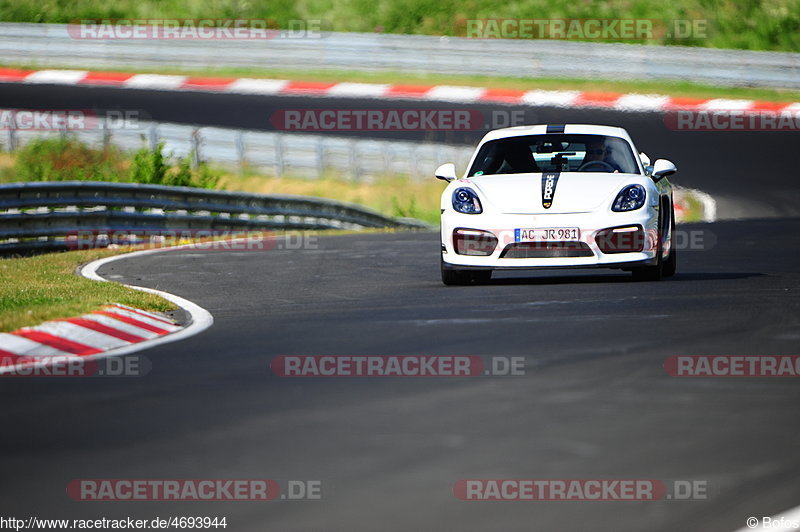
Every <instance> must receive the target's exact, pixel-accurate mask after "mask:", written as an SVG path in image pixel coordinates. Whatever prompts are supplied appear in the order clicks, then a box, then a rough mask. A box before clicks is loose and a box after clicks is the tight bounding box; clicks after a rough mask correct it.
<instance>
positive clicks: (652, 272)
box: [631, 219, 664, 281]
mask: <svg viewBox="0 0 800 532" xmlns="http://www.w3.org/2000/svg"><path fill="white" fill-rule="evenodd" d="M662 225H663V224H662V222H661V219H659V220H658V227H659V228H660V227H661V226H662ZM660 230H661V231H663V229H660ZM663 254H664V248H663V246H662V244H661V234H659V235H658V245H657V246H656V257H658V260H657V262H656V264H655V265H653V266H642V267H640V268H634V270H633V274H632V276H631V277H633V280H634V281H660V280H661V277H662V276H663V275H664V259H663V257H662V255H663Z"/></svg>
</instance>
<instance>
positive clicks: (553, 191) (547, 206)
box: [436, 124, 677, 285]
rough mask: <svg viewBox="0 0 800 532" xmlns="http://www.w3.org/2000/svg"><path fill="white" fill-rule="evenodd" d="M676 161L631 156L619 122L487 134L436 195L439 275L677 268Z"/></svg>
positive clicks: (646, 272)
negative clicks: (439, 223)
mask: <svg viewBox="0 0 800 532" xmlns="http://www.w3.org/2000/svg"><path fill="white" fill-rule="evenodd" d="M676 170H677V169H676V168H675V165H674V164H672V163H671V162H670V161H667V160H665V159H659V160H657V161H655V163H653V165H652V166H650V160H649V158H648V157H647V156H646V155H645V154H644V153H639V152H638V150H637V149H636V147H635V146H634V144H633V141H632V140H631V138H630V136H629V135H628V132H627V131H625V130H624V129H622V128H618V127H609V126H597V125H582V124H568V125H536V126H520V127H512V128H507V129H499V130H495V131H491V132H489V133H488V134H487V135H486V136H485V137H483V139H482V140H481V142H480V144H478V147H477V149H476V150H475V154H474V155H473V156H472V160H471V161H470V163H469V168H468V169H467V172H466V173H465V174H464V176H463V177H461V178H460V179H459V178H457V176H456V167H455V165H454V164H452V163H448V164H443V165H442V166H440V167H439V168H438V169H437V170H436V177H437V178H439V179H444V180H446V181H448V182H449V185H448V186H447V188H446V189H445V190H444V193H443V194H442V254H441V257H442V281H443V282H444V283H445V284H448V285H452V284H470V283H480V282H485V281H488V280H489V278H490V277H491V275H492V271H493V270H502V269H537V268H598V267H599V268H619V269H623V270H627V271H631V272H633V278H634V279H637V280H658V279H660V278H661V277H662V276H669V275H672V274H674V273H675V266H676V258H677V257H676V252H675V249H674V248H673V246H672V233H673V231H674V227H675V215H674V209H673V205H672V185H671V184H670V182H669V180H668V179H666V177H667V176H669V175H672V174H674V173H675V172H676Z"/></svg>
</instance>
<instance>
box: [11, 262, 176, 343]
mask: <svg viewBox="0 0 800 532" xmlns="http://www.w3.org/2000/svg"><path fill="white" fill-rule="evenodd" d="M124 251H127V250H109V249H105V250H82V251H70V252H66V253H48V254H45V255H38V256H35V257H24V258H14V259H0V331H13V330H15V329H18V328H20V327H26V326H31V325H38V324H40V323H42V322H44V321H47V320H53V319H58V318H68V317H72V316H78V315H81V314H86V313H87V312H91V311H94V310H97V309H99V308H100V307H102V306H103V305H108V304H110V303H122V304H123V305H130V306H132V307H137V308H140V309H144V310H153V311H157V312H164V311H167V310H172V309H174V308H175V305H173V304H172V303H170V302H169V301H167V300H165V299H162V298H160V297H158V296H155V295H153V294H148V293H145V292H140V291H138V290H132V289H130V288H127V287H125V286H122V285H121V284H117V283H101V282H97V281H91V280H89V279H86V278H84V277H81V276H79V275H76V274H75V273H76V269H77V268H78V267H79V266H80V265H82V264H85V263H88V262H91V261H93V260H96V259H100V258H103V257H108V256H111V255H117V254H119V253H123V252H124Z"/></svg>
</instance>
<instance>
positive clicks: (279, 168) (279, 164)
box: [275, 133, 284, 177]
mask: <svg viewBox="0 0 800 532" xmlns="http://www.w3.org/2000/svg"><path fill="white" fill-rule="evenodd" d="M283 171H284V162H283V137H281V135H280V133H276V134H275V174H276V175H277V176H278V177H282V176H283Z"/></svg>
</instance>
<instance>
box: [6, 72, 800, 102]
mask: <svg viewBox="0 0 800 532" xmlns="http://www.w3.org/2000/svg"><path fill="white" fill-rule="evenodd" d="M0 83H26V84H45V85H86V86H104V87H119V88H124V89H148V90H169V91H200V92H216V93H228V94H255V95H279V96H323V97H340V98H374V99H389V100H391V99H406V100H408V99H410V100H427V101H440V102H452V103H500V104H516V105H530V106H533V107H570V108H580V107H586V108H600V109H612V110H620V111H634V112H646V111H650V112H667V111H678V110H689V111H733V110H736V111H743V112H762V111H772V112H781V111H792V112H794V111H800V103H790V102H762V101H756V100H735V99H725V98H684V97H671V96H663V95H658V94H623V93H617V92H589V91H559V90H530V91H523V90H513V89H492V88H484V87H463V86H453V85H390V84H381V83H347V82H344V83H332V82H318V81H290V80H281V79H257V78H219V77H199V76H176V75H165V74H133V73H123V72H92V71H89V70H20V69H14V68H0Z"/></svg>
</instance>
